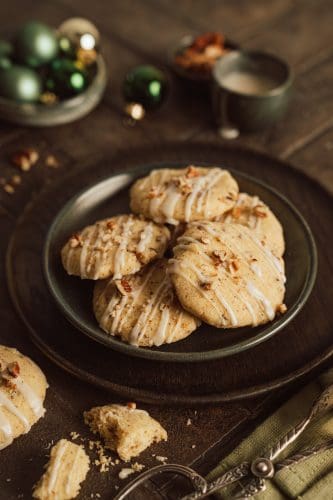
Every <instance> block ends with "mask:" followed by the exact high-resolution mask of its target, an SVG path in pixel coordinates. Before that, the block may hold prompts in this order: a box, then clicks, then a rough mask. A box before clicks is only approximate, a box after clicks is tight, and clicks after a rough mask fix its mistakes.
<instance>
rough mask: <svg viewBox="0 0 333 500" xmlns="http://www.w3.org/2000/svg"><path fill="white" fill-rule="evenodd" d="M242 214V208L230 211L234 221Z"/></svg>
mask: <svg viewBox="0 0 333 500" xmlns="http://www.w3.org/2000/svg"><path fill="white" fill-rule="evenodd" d="M242 213H243V208H242V207H234V208H233V209H232V216H233V217H234V218H235V219H239V217H240V216H241V215H242Z"/></svg>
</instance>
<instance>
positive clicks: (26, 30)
mask: <svg viewBox="0 0 333 500" xmlns="http://www.w3.org/2000/svg"><path fill="white" fill-rule="evenodd" d="M57 53H58V40H57V37H56V34H55V31H54V30H53V29H51V28H49V27H48V26H46V25H45V24H42V23H38V22H36V21H31V22H29V23H27V24H25V25H24V26H23V28H22V29H21V30H20V31H19V33H18V34H17V36H16V39H15V54H16V56H17V58H18V59H19V60H20V61H21V62H23V63H24V64H27V65H28V66H31V67H33V68H36V67H38V66H41V65H43V64H45V63H48V62H49V61H52V59H54V58H55V57H56V56H57Z"/></svg>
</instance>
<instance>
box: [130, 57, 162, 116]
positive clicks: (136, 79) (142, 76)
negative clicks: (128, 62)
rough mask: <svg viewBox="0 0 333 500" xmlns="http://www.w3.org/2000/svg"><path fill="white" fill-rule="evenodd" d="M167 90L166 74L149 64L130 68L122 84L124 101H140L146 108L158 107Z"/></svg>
mask: <svg viewBox="0 0 333 500" xmlns="http://www.w3.org/2000/svg"><path fill="white" fill-rule="evenodd" d="M167 91H168V82H167V78H166V75H165V74H164V73H163V71H161V70H159V69H158V68H156V67H155V66H150V65H143V66H137V67H136V68H134V69H132V70H131V71H130V72H129V73H128V74H127V75H126V78H125V81H124V85H123V92H124V96H125V99H126V101H128V102H137V103H140V104H142V105H143V106H144V108H146V109H155V108H158V107H159V106H160V105H161V104H162V103H163V101H164V99H165V97H166V94H167Z"/></svg>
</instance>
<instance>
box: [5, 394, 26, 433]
mask: <svg viewBox="0 0 333 500" xmlns="http://www.w3.org/2000/svg"><path fill="white" fill-rule="evenodd" d="M0 406H3V407H4V408H6V410H8V411H9V412H10V413H12V414H13V415H15V417H17V418H18V419H19V420H20V421H21V423H22V424H23V427H24V433H27V432H29V431H30V428H31V426H30V424H29V422H28V419H27V418H26V416H25V415H23V413H22V412H20V410H19V409H18V408H17V407H16V406H15V405H14V404H13V403H12V402H11V400H10V399H9V398H7V396H6V395H5V394H4V393H3V392H2V391H1V390H0Z"/></svg>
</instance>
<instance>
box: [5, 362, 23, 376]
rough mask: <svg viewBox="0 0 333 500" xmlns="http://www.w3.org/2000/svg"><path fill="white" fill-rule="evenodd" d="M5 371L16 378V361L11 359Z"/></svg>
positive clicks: (18, 370) (18, 367)
mask: <svg viewBox="0 0 333 500" xmlns="http://www.w3.org/2000/svg"><path fill="white" fill-rule="evenodd" d="M7 371H8V373H9V375H11V376H12V377H14V378H16V377H18V376H19V374H20V365H19V364H18V362H17V361H13V362H12V363H9V365H8V366H7Z"/></svg>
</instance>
